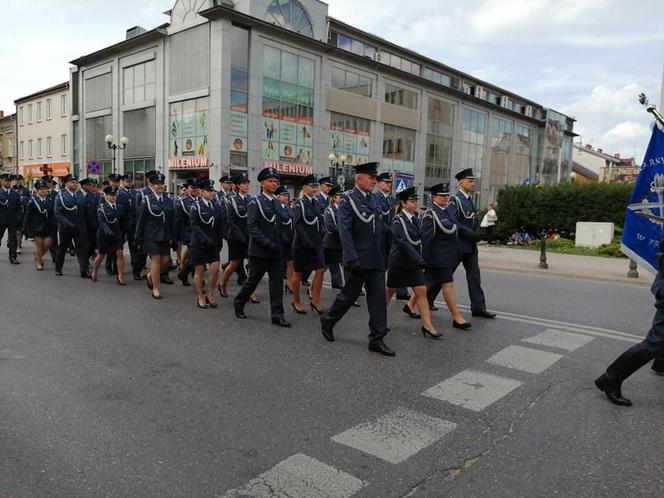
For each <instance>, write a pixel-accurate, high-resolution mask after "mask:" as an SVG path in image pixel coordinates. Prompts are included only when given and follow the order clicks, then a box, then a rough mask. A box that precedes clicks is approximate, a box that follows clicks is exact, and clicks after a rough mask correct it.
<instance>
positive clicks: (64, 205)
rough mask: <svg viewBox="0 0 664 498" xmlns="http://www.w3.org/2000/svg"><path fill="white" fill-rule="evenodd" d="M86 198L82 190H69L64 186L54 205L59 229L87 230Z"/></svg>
mask: <svg viewBox="0 0 664 498" xmlns="http://www.w3.org/2000/svg"><path fill="white" fill-rule="evenodd" d="M86 204H87V201H86V198H85V196H84V195H83V193H82V192H80V191H76V192H75V193H73V194H72V193H71V192H69V190H67V189H66V188H63V189H62V190H60V191H59V192H58V196H57V197H56V198H55V202H54V205H53V211H54V213H55V218H56V219H57V221H58V229H59V230H78V232H79V234H82V233H84V232H85V231H86V230H87V224H86Z"/></svg>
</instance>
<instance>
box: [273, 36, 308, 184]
mask: <svg viewBox="0 0 664 498" xmlns="http://www.w3.org/2000/svg"><path fill="white" fill-rule="evenodd" d="M314 67H315V64H314V61H313V60H312V59H309V58H307V57H302V56H299V55H296V54H293V53H291V52H287V51H285V50H280V49H277V48H274V47H269V46H265V49H264V53H263V102H262V121H263V123H262V127H261V137H262V139H261V159H262V160H263V161H264V162H265V161H268V162H270V163H271V164H275V163H276V164H277V165H279V167H278V169H280V170H281V171H284V172H293V173H298V174H305V173H306V172H307V171H311V165H312V163H313V126H314V108H313V101H314ZM286 164H287V165H288V167H285V166H284V165H286ZM285 170H287V171H285Z"/></svg>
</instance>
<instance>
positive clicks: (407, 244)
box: [387, 212, 426, 270]
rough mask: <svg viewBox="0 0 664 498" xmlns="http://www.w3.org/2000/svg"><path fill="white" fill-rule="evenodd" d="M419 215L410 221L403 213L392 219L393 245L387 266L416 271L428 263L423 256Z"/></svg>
mask: <svg viewBox="0 0 664 498" xmlns="http://www.w3.org/2000/svg"><path fill="white" fill-rule="evenodd" d="M418 221H419V220H417V215H414V216H413V217H412V218H411V220H410V221H408V216H406V213H404V212H401V213H399V214H397V215H396V216H395V217H394V218H393V219H392V226H391V230H392V243H391V246H390V256H389V258H388V261H387V266H389V267H390V268H401V269H406V270H410V269H412V270H415V269H417V268H421V267H423V266H424V265H425V264H426V262H425V261H424V257H423V256H422V234H421V231H420V230H421V229H420V226H419V224H418Z"/></svg>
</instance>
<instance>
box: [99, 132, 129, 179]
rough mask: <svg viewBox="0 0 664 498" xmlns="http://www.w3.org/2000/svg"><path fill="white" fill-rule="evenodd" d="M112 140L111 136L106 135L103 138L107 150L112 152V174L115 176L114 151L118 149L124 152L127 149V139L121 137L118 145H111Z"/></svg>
mask: <svg viewBox="0 0 664 498" xmlns="http://www.w3.org/2000/svg"><path fill="white" fill-rule="evenodd" d="M113 140H114V138H113V135H106V138H104V142H106V145H108V148H109V149H111V150H112V151H113V174H115V162H116V156H115V154H116V151H117V150H118V149H120V150H125V149H126V148H127V144H128V143H129V139H128V138H127V137H121V138H120V143H119V144H117V143H113Z"/></svg>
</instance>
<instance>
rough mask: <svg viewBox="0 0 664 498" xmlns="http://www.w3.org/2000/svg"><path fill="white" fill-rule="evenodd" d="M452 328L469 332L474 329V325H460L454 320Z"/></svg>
mask: <svg viewBox="0 0 664 498" xmlns="http://www.w3.org/2000/svg"><path fill="white" fill-rule="evenodd" d="M452 327H453V328H455V329H459V330H468V329H469V328H470V327H472V325H471V324H470V322H463V323H459V322H457V321H454V320H452Z"/></svg>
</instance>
